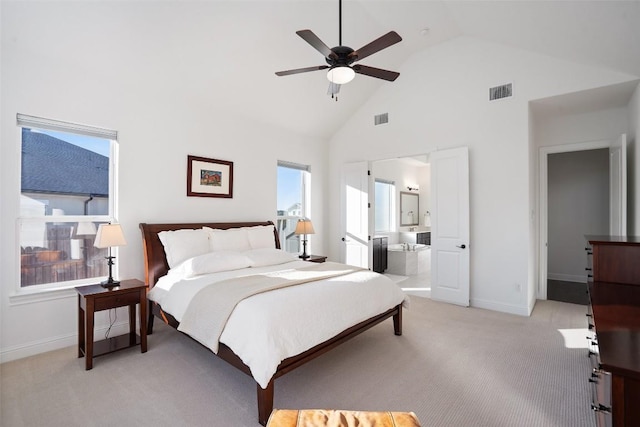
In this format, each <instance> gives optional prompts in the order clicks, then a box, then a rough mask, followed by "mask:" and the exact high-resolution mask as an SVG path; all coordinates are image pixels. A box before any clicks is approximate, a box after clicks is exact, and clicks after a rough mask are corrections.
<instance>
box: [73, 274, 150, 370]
mask: <svg viewBox="0 0 640 427" xmlns="http://www.w3.org/2000/svg"><path fill="white" fill-rule="evenodd" d="M76 291H77V292H78V357H82V356H85V369H86V370H89V369H91V368H93V358H94V357H97V356H101V355H103V354H107V353H112V352H114V351H117V350H121V349H123V348H129V347H133V346H135V345H138V344H140V349H141V352H142V353H146V351H147V286H146V285H145V284H144V282H142V281H140V280H137V279H132V280H123V281H121V282H120V286H115V287H113V288H104V287H102V286H101V285H88V286H78V287H77V288H76ZM137 304H140V336H138V335H136V305H137ZM124 306H129V333H128V334H125V335H120V336H116V337H112V338H107V339H105V340H102V341H98V342H96V343H94V342H93V321H94V314H95V312H96V311H101V310H109V309H112V308H116V307H124Z"/></svg>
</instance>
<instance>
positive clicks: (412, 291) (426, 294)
mask: <svg viewBox="0 0 640 427" xmlns="http://www.w3.org/2000/svg"><path fill="white" fill-rule="evenodd" d="M402 290H403V291H404V293H405V294H408V295H415V296H417V297H422V298H431V288H402Z"/></svg>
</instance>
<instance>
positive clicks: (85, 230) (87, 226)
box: [73, 221, 96, 237]
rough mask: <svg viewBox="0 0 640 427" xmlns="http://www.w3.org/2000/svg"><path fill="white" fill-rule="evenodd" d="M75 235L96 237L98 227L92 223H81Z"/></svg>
mask: <svg viewBox="0 0 640 427" xmlns="http://www.w3.org/2000/svg"><path fill="white" fill-rule="evenodd" d="M73 235H74V237H83V236H95V235H96V225H95V224H94V223H93V222H91V221H80V222H78V226H77V227H76V229H75V232H74V234H73Z"/></svg>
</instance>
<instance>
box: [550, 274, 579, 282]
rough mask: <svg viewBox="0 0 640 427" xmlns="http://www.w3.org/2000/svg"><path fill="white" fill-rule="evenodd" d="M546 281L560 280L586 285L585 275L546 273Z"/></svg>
mask: <svg viewBox="0 0 640 427" xmlns="http://www.w3.org/2000/svg"><path fill="white" fill-rule="evenodd" d="M547 279H549V280H562V281H563V282H577V283H587V275H586V274H585V275H582V276H581V275H579V274H562V273H547Z"/></svg>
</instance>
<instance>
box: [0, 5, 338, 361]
mask: <svg viewBox="0 0 640 427" xmlns="http://www.w3.org/2000/svg"><path fill="white" fill-rule="evenodd" d="M10 13H11V9H9V11H7V9H4V10H3V20H2V23H3V26H2V41H3V44H2V64H1V80H0V87H1V88H2V101H1V102H2V104H1V106H0V108H1V116H0V125H1V131H0V139H1V144H0V162H1V164H0V169H1V172H0V173H1V175H0V177H1V181H0V190H1V194H2V204H1V207H0V215H1V217H0V220H1V221H0V235H1V236H2V239H1V241H0V250H1V256H0V310H1V316H2V318H1V320H2V325H1V330H0V335H1V337H0V357H1V360H2V361H7V360H11V359H15V358H18V357H23V356H26V355H30V354H34V353H38V352H41V351H44V350H50V349H54V348H59V347H63V346H68V345H73V344H75V343H76V337H77V318H76V316H77V314H76V313H77V308H76V304H77V302H76V296H75V295H76V294H75V292H74V291H73V290H71V291H67V292H62V293H52V294H48V295H47V296H46V297H43V296H42V295H40V296H36V297H30V298H25V297H22V298H20V297H16V293H17V290H18V286H19V268H18V262H19V259H18V251H17V249H18V244H17V240H16V239H17V236H16V230H15V224H16V222H15V220H16V216H17V213H18V204H19V193H20V175H19V164H20V152H19V150H20V143H19V142H20V139H19V138H20V134H19V131H18V128H17V127H16V113H24V114H29V115H34V116H40V117H46V118H53V119H58V120H64V121H70V122H77V123H83V124H90V125H95V126H101V127H105V128H110V129H115V130H117V131H118V133H119V143H120V144H119V145H120V164H119V176H118V177H119V207H118V220H119V221H120V222H121V223H122V225H123V229H124V233H125V235H126V238H127V241H128V245H127V246H125V247H123V248H121V249H120V251H119V254H118V258H117V260H116V265H117V267H118V269H119V277H120V278H134V277H135V278H139V279H144V273H143V258H142V243H141V238H140V231H139V229H138V224H139V223H140V222H189V221H204V220H207V221H243V220H275V216H276V167H277V161H278V160H287V161H291V162H296V163H301V164H308V165H311V171H312V195H313V196H312V199H311V218H313V222H314V227H315V229H316V231H317V232H318V234H316V235H314V239H313V242H312V246H313V247H312V250H313V252H314V253H318V254H322V253H325V242H324V240H325V239H324V235H325V233H326V231H325V230H326V229H327V227H328V224H327V223H326V221H325V218H326V216H327V213H328V210H327V207H326V205H325V204H324V203H323V200H324V199H325V198H326V186H325V182H324V181H325V178H324V177H325V176H326V161H327V155H326V148H325V147H326V141H322V140H319V139H316V138H311V137H308V136H303V135H298V134H292V133H288V132H284V131H282V130H279V129H276V128H273V127H271V126H270V125H267V124H262V123H257V122H253V121H248V120H247V119H246V118H244V117H241V116H238V115H232V114H228V113H226V112H225V110H224V106H225V101H224V100H218V99H216V97H215V94H213V93H212V94H211V97H209V98H197V99H186V97H181V96H180V94H168V93H165V92H163V90H162V87H157V86H152V87H149V86H146V85H143V84H137V83H139V82H140V81H144V75H143V74H142V71H141V70H139V69H137V68H135V67H129V69H127V70H126V72H123V73H120V72H118V73H110V68H112V67H116V68H121V67H127V65H125V64H111V63H109V61H108V58H109V57H110V55H111V54H114V55H115V53H116V52H112V50H116V49H118V48H119V47H118V46H117V45H115V44H114V45H109V44H105V45H102V46H99V48H100V49H101V50H102V53H103V55H104V58H105V59H106V60H105V66H104V68H103V70H102V71H101V72H100V73H95V72H93V71H92V69H91V68H87V69H83V68H82V67H78V65H77V64H69V63H67V62H65V61H55V60H53V59H52V58H50V57H43V56H40V55H37V54H35V53H34V51H30V49H29V46H30V45H31V44H38V43H43V42H44V41H45V40H46V43H49V44H51V46H55V50H64V49H66V48H68V49H78V54H82V51H83V49H87V50H90V49H93V48H96V47H95V46H88V45H87V46H83V45H82V37H80V36H79V35H74V34H60V35H57V34H43V33H41V32H40V28H39V26H37V25H31V24H30V21H29V20H28V19H27V20H24V19H22V18H24V17H23V16H20V18H21V19H20V22H16V20H15V19H12V16H10ZM8 14H9V16H8ZM51 19H55V17H53V16H52V17H51ZM135 24H136V23H135V22H132V25H135ZM58 36H59V37H60V40H66V39H67V38H76V39H77V40H76V42H77V43H76V45H74V46H69V45H68V44H64V43H56V42H57V41H59V40H58V39H57V38H56V37H58ZM66 46H68V47H66ZM67 54H68V52H66V53H65V56H66V55H67ZM168 65H169V66H171V65H172V64H168ZM185 78H187V76H185ZM203 99H207V101H203ZM189 154H192V155H198V156H204V157H210V158H216V159H222V160H228V161H232V162H234V185H233V198H232V199H214V198H198V197H186V171H187V155H189ZM101 314H104V313H101ZM119 319H123V320H124V319H126V316H125V315H124V314H123V315H119ZM97 323H98V328H101V327H104V326H105V325H106V317H105V316H104V315H103V316H101V317H99V318H98V319H97Z"/></svg>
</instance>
